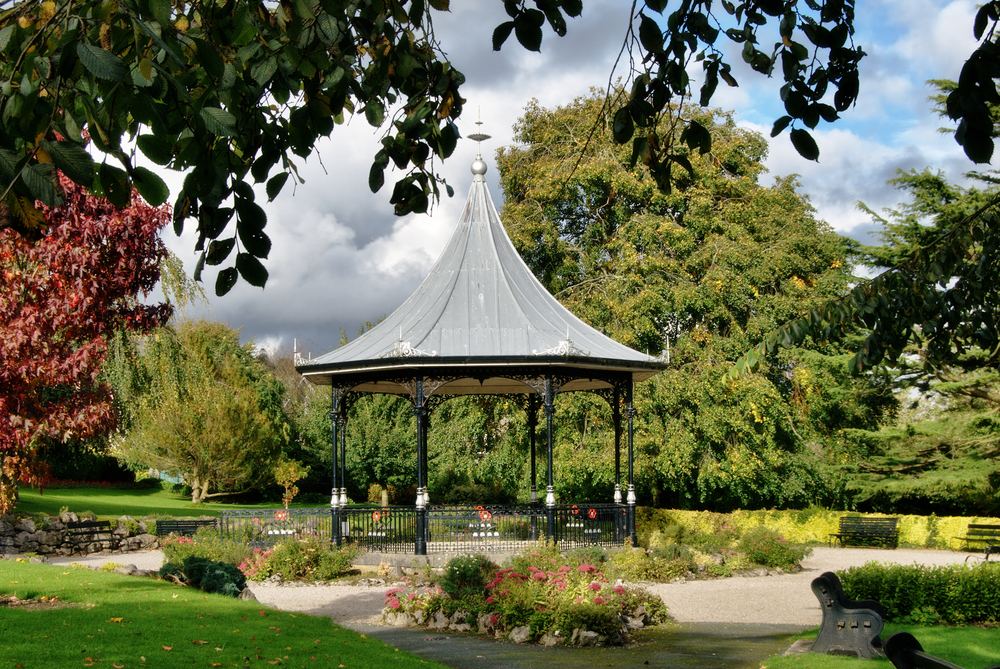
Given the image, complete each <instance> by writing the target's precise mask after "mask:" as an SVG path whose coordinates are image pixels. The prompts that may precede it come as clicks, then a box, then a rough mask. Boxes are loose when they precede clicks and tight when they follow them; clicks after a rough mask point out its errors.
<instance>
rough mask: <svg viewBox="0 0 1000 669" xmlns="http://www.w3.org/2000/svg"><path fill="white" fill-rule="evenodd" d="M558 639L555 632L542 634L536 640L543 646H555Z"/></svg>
mask: <svg viewBox="0 0 1000 669" xmlns="http://www.w3.org/2000/svg"><path fill="white" fill-rule="evenodd" d="M560 641H561V639H560V638H559V637H557V636H556V635H555V634H548V633H546V634H544V635H542V638H541V639H539V640H538V643H540V644H541V645H543V646H556V645H558V644H559V642H560Z"/></svg>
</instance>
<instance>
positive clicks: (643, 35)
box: [639, 14, 663, 53]
mask: <svg viewBox="0 0 1000 669" xmlns="http://www.w3.org/2000/svg"><path fill="white" fill-rule="evenodd" d="M639 41H640V42H642V46H643V48H644V49H646V51H647V52H648V53H663V31H661V30H660V26H659V25H657V23H656V21H654V20H653V19H651V18H650V17H648V16H646V15H645V14H640V15H639Z"/></svg>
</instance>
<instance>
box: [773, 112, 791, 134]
mask: <svg viewBox="0 0 1000 669" xmlns="http://www.w3.org/2000/svg"><path fill="white" fill-rule="evenodd" d="M791 122H792V117H791V116H782V117H781V118H779V119H778V120H777V121H775V122H774V125H773V126H772V127H771V137H777V136H778V135H780V134H781V133H782V132H783V131H784V130H785V128H787V127H788V124H789V123H791Z"/></svg>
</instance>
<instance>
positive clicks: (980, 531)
mask: <svg viewBox="0 0 1000 669" xmlns="http://www.w3.org/2000/svg"><path fill="white" fill-rule="evenodd" d="M955 538H956V539H958V540H959V541H964V542H965V550H969V545H970V544H986V549H987V551H988V552H992V553H995V552H997V549H996V548H994V549H993V550H992V551H990V550H989V549H990V547H992V546H1000V525H982V524H978V523H969V527H968V528H966V530H965V536H964V537H955Z"/></svg>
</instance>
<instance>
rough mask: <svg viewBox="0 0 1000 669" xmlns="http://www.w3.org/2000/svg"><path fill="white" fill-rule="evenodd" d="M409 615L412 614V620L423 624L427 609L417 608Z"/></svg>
mask: <svg viewBox="0 0 1000 669" xmlns="http://www.w3.org/2000/svg"><path fill="white" fill-rule="evenodd" d="M410 615H411V616H413V620H414V621H415V622H416V623H417V624H418V625H423V624H424V621H425V620H426V619H427V611H424V610H423V609H417V610H416V611H413V612H412V613H410Z"/></svg>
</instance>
